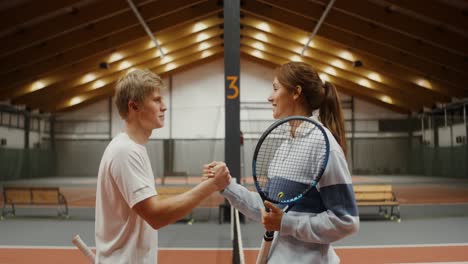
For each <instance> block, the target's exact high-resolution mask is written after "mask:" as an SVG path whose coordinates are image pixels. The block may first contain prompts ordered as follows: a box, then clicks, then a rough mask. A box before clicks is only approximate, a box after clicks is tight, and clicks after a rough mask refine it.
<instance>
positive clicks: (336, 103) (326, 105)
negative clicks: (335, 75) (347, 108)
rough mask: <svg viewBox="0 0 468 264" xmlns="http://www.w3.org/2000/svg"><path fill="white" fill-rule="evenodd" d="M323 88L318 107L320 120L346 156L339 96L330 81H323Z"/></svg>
mask: <svg viewBox="0 0 468 264" xmlns="http://www.w3.org/2000/svg"><path fill="white" fill-rule="evenodd" d="M323 88H324V90H325V95H324V99H323V102H322V104H321V106H320V108H319V109H320V115H319V117H320V121H321V122H322V123H323V125H324V126H325V127H326V128H328V130H330V132H331V133H332V135H333V136H334V137H335V139H336V141H338V144H340V146H341V148H342V149H343V152H344V154H345V156H346V137H345V129H344V120H343V112H342V110H341V103H340V98H339V97H338V93H337V91H336V88H335V86H334V85H333V84H331V83H330V82H325V84H324V86H323Z"/></svg>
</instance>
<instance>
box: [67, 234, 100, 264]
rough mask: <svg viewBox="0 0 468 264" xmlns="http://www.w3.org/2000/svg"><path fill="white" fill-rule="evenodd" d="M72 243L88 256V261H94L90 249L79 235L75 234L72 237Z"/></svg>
mask: <svg viewBox="0 0 468 264" xmlns="http://www.w3.org/2000/svg"><path fill="white" fill-rule="evenodd" d="M72 243H73V244H74V245H75V246H76V247H77V248H78V249H79V250H80V251H81V253H83V255H85V256H86V258H88V260H89V262H90V263H93V264H94V263H95V255H94V253H93V252H92V251H91V249H90V248H89V247H88V246H87V245H86V244H85V242H84V241H83V240H81V237H80V236H79V235H75V236H74V237H73V239H72Z"/></svg>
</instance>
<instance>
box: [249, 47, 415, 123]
mask: <svg viewBox="0 0 468 264" xmlns="http://www.w3.org/2000/svg"><path fill="white" fill-rule="evenodd" d="M252 51H253V49H249V48H246V47H241V52H242V54H244V56H247V57H251V58H252V59H253V60H254V61H262V60H263V61H265V62H266V64H267V65H268V64H271V65H275V66H280V65H282V64H284V63H287V62H288V60H287V59H283V58H279V57H276V56H274V55H271V54H265V56H263V58H259V57H256V56H254V55H252ZM332 78H333V76H332ZM335 81H336V80H335V79H333V80H331V82H332V83H333V84H334V85H335V86H336V88H337V89H338V90H339V91H340V92H343V93H346V94H350V95H354V96H356V97H359V98H361V99H363V100H365V101H368V102H370V103H372V104H376V105H379V106H382V107H384V108H387V109H390V110H392V111H395V112H398V113H405V114H408V113H409V112H410V110H409V108H407V107H405V106H401V105H399V104H400V103H397V104H395V103H386V102H384V101H382V100H381V98H382V97H383V96H385V95H383V94H379V93H377V92H363V90H362V89H361V88H360V87H355V85H353V84H350V85H347V84H346V83H344V84H345V85H343V84H342V83H336V82H335Z"/></svg>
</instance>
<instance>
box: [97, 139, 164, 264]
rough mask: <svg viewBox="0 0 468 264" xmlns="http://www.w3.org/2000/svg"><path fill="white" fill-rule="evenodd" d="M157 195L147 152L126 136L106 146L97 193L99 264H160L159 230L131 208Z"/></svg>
mask: <svg viewBox="0 0 468 264" xmlns="http://www.w3.org/2000/svg"><path fill="white" fill-rule="evenodd" d="M154 195H157V192H156V189H155V186H154V176H153V170H152V168H151V163H150V160H149V157H148V153H147V151H146V148H145V147H144V146H143V145H140V144H137V143H135V142H134V141H133V140H131V139H130V138H129V136H128V135H127V134H126V133H121V134H119V135H117V136H116V137H115V138H114V139H113V140H112V141H111V142H110V143H109V145H108V146H107V148H106V150H105V151H104V155H103V157H102V160H101V164H100V166H99V175H98V181H97V190H96V223H95V229H96V263H113V264H115V263H151V264H154V263H156V262H157V239H158V233H157V230H155V229H153V228H152V227H151V226H150V225H149V224H148V223H146V221H145V220H144V219H143V218H141V217H140V216H139V215H138V214H137V213H136V212H135V211H134V210H132V207H133V206H134V205H135V204H137V203H138V202H140V201H142V200H144V199H147V198H149V197H151V196H154Z"/></svg>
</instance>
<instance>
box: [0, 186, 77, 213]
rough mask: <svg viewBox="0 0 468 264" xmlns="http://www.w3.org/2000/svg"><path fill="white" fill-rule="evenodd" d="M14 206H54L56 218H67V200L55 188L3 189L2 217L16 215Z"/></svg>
mask: <svg viewBox="0 0 468 264" xmlns="http://www.w3.org/2000/svg"><path fill="white" fill-rule="evenodd" d="M8 205H9V206H10V207H11V208H7V206H8ZM16 205H25V206H31V205H56V206H57V207H58V208H57V214H58V216H65V217H68V204H67V200H66V199H65V196H63V194H62V193H61V192H60V190H59V188H57V187H3V209H2V217H5V216H7V215H8V214H12V215H13V216H14V215H16V209H15V206H16Z"/></svg>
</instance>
